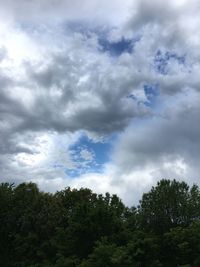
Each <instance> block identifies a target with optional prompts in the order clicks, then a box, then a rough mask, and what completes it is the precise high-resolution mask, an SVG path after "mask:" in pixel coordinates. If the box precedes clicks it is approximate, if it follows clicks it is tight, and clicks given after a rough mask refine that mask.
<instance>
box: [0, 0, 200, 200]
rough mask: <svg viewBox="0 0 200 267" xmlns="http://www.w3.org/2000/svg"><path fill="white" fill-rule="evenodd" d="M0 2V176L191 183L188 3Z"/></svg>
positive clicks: (194, 69) (193, 21)
mask: <svg viewBox="0 0 200 267" xmlns="http://www.w3.org/2000/svg"><path fill="white" fill-rule="evenodd" d="M125 2H126V3H123V2H122V1H118V0H117V1H116V0H115V1H114V0H113V1H104V0H103V1H98V0H95V1H89V0H85V1H80V0H75V1H73V2H72V1H67V0H55V1H54V0H52V1H47V0H42V1H41V0H40V1H39V0H34V1H28V2H27V1H24V0H19V1H17V2H16V1H13V0H9V1H8V0H7V1H1V3H0V15H1V16H0V17H1V18H0V166H1V181H2V182H3V181H9V182H15V183H19V182H22V181H30V180H31V181H34V182H36V183H38V184H39V186H40V188H41V189H42V190H46V191H51V192H53V191H56V190H58V189H61V188H64V187H65V186H72V187H89V188H92V189H93V190H94V191H96V192H101V193H104V192H106V191H110V192H111V193H117V194H118V195H119V196H120V197H121V198H122V199H123V200H124V201H125V202H126V203H127V204H128V205H131V204H136V203H137V201H138V199H139V198H140V197H141V195H142V193H143V192H144V191H145V190H148V189H149V188H150V186H151V185H153V184H154V183H155V182H156V181H157V180H159V179H161V178H176V179H184V180H186V181H187V182H188V183H190V184H192V183H194V182H195V183H199V173H200V169H199V164H198V162H199V149H200V138H199V136H200V126H199V123H198V121H199V117H200V100H199V99H200V90H199V89H200V88H199V84H200V76H199V72H200V64H199V62H200V60H199V59H200V52H199V45H200V37H199V36H200V32H199V29H200V19H199V12H200V4H199V1H197V0H191V1H187V0H173V1H172V0H170V1H161V0H153V1H150V2H149V1H147V0H137V1H133V0H128V1H125Z"/></svg>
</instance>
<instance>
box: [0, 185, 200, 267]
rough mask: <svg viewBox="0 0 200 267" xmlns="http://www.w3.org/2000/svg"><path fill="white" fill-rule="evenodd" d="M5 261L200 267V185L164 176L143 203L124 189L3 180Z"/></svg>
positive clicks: (42, 266)
mask: <svg viewBox="0 0 200 267" xmlns="http://www.w3.org/2000/svg"><path fill="white" fill-rule="evenodd" d="M0 266H2V267H73V266H74V267H112V266H115V267H133V266H143V267H146V266H148V267H149V266H152V267H154V266H155V267H156V266H164V267H165V266H166V267H168V266H172V267H173V266H174V267H177V266H182V267H183V266H185V267H186V266H200V191H199V188H198V186H196V185H193V186H192V187H189V186H188V185H187V184H186V183H185V182H179V181H176V180H161V181H160V182H158V183H157V185H156V186H155V187H152V188H151V190H150V191H149V192H147V193H145V194H143V196H142V199H141V201H140V203H139V205H138V206H137V207H134V206H133V207H126V206H125V205H124V204H123V202H122V201H121V200H120V199H119V197H118V196H116V195H110V194H109V193H106V194H105V195H102V194H95V193H93V192H92V191H91V190H89V189H84V188H81V189H80V190H77V189H71V188H65V189H64V190H62V191H59V192H56V193H55V194H50V193H44V192H41V191H40V190H39V189H38V187H37V185H36V184H34V183H22V184H19V185H17V186H15V185H14V184H9V183H2V184H1V185H0Z"/></svg>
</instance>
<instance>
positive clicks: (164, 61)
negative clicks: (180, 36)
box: [153, 50, 185, 75]
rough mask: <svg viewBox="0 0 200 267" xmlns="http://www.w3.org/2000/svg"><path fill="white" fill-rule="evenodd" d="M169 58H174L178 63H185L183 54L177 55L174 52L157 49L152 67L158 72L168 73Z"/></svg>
mask: <svg viewBox="0 0 200 267" xmlns="http://www.w3.org/2000/svg"><path fill="white" fill-rule="evenodd" d="M170 60H176V61H177V63H178V64H180V65H184V64H185V56H179V55H177V54H176V53H174V52H169V51H167V52H162V51H161V50H158V51H157V52H156V55H155V57H154V62H153V66H154V69H155V70H156V71H157V72H158V73H160V74H163V75H166V74H168V72H169V62H170Z"/></svg>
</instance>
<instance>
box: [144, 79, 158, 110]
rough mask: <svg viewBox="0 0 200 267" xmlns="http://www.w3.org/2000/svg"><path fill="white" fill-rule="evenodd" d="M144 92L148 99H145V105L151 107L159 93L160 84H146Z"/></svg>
mask: <svg viewBox="0 0 200 267" xmlns="http://www.w3.org/2000/svg"><path fill="white" fill-rule="evenodd" d="M144 93H145V95H146V98H147V101H145V105H146V106H149V107H153V106H154V105H155V102H156V98H157V96H158V95H159V86H158V84H145V85H144Z"/></svg>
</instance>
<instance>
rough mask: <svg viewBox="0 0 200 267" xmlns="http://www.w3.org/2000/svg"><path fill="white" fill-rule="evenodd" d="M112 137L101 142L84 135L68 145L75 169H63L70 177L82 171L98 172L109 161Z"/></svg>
mask: <svg viewBox="0 0 200 267" xmlns="http://www.w3.org/2000/svg"><path fill="white" fill-rule="evenodd" d="M112 140H113V137H111V138H109V139H108V140H105V141H103V142H94V141H93V140H92V139H89V138H88V137H87V136H86V135H82V136H81V137H80V139H79V140H78V141H77V142H76V143H75V144H73V145H72V146H71V147H70V155H71V158H72V160H73V162H74V163H75V164H76V168H75V169H65V173H66V174H67V175H69V176H70V177H77V176H79V175H81V174H84V173H90V172H94V171H95V172H100V171H101V170H102V168H103V165H104V164H105V163H106V162H108V161H109V155H110V151H111V146H112Z"/></svg>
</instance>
